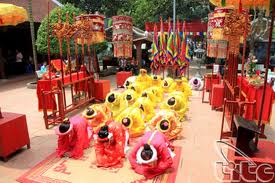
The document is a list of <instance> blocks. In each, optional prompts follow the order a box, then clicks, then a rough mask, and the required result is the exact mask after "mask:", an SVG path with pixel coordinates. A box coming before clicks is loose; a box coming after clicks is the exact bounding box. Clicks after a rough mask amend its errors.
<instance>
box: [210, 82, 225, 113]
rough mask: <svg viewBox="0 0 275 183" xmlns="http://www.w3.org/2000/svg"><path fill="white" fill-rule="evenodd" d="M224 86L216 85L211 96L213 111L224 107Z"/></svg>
mask: <svg viewBox="0 0 275 183" xmlns="http://www.w3.org/2000/svg"><path fill="white" fill-rule="evenodd" d="M223 94H224V85H223V84H214V85H213V88H212V94H211V106H212V109H214V108H219V107H222V105H223V100H224V99H223Z"/></svg>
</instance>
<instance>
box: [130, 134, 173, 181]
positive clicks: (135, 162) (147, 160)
mask: <svg viewBox="0 0 275 183" xmlns="http://www.w3.org/2000/svg"><path fill="white" fill-rule="evenodd" d="M168 144H169V141H168V140H167V138H166V137H165V136H164V135H163V134H162V133H161V132H158V131H150V132H147V133H146V134H145V135H144V136H143V137H142V138H141V140H140V141H139V142H138V144H137V145H136V146H135V147H134V148H133V150H132V151H131V153H130V155H129V158H128V159H129V161H130V163H131V166H132V168H133V169H134V170H135V172H136V173H138V174H141V175H144V176H145V177H146V178H149V179H151V178H154V177H155V176H158V175H160V174H162V173H164V172H165V171H166V170H167V169H168V168H171V167H172V165H173V159H172V158H173V156H174V154H173V152H172V151H171V150H170V148H169V147H168Z"/></svg>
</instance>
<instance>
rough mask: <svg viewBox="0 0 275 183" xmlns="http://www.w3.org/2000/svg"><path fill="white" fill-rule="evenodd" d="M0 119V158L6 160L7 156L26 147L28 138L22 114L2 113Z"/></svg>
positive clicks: (28, 142)
mask: <svg viewBox="0 0 275 183" xmlns="http://www.w3.org/2000/svg"><path fill="white" fill-rule="evenodd" d="M2 115H3V117H4V118H1V119H0V156H1V157H3V158H4V161H6V160H7V157H8V155H10V154H12V153H14V152H15V151H17V150H18V149H20V148H22V147H23V146H25V145H27V147H28V149H29V148H30V138H29V132H28V127H27V122H26V116H25V115H24V114H16V113H9V112H2Z"/></svg>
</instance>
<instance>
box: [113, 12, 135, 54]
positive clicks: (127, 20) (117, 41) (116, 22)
mask: <svg viewBox="0 0 275 183" xmlns="http://www.w3.org/2000/svg"><path fill="white" fill-rule="evenodd" d="M112 20H113V38H112V41H113V45H114V57H118V58H131V57H132V45H133V21H132V17H129V16H113V17H112Z"/></svg>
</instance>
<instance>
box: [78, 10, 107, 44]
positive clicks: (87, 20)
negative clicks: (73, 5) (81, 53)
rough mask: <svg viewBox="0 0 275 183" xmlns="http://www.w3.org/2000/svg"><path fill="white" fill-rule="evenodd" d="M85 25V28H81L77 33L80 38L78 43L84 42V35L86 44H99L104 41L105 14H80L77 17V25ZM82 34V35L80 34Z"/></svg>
mask: <svg viewBox="0 0 275 183" xmlns="http://www.w3.org/2000/svg"><path fill="white" fill-rule="evenodd" d="M84 24H86V25H88V26H83V27H85V28H84V30H81V31H79V32H78V33H77V36H76V37H78V39H77V43H78V44H81V43H82V38H83V37H84V44H87V43H89V44H98V43H102V42H103V41H104V40H105V32H104V16H102V15H98V14H87V15H80V16H77V17H76V25H77V27H81V26H82V25H84ZM80 34H81V35H80Z"/></svg>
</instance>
